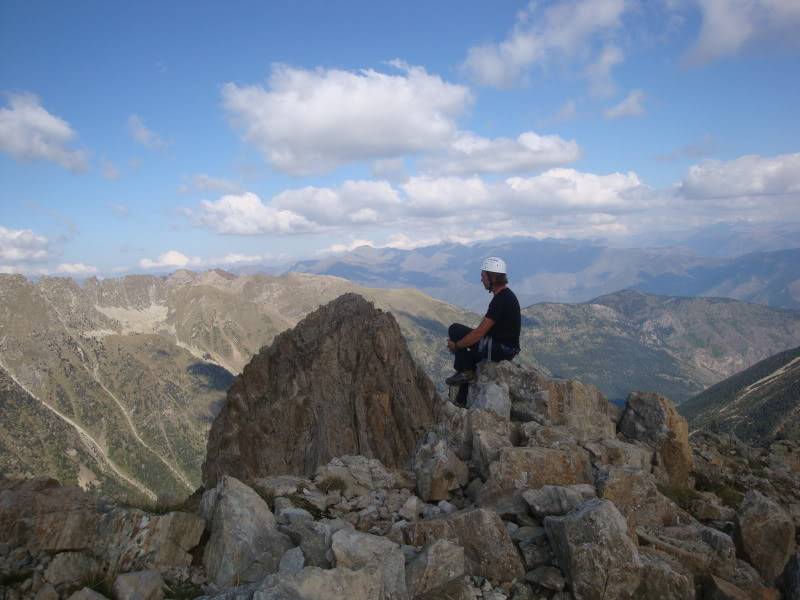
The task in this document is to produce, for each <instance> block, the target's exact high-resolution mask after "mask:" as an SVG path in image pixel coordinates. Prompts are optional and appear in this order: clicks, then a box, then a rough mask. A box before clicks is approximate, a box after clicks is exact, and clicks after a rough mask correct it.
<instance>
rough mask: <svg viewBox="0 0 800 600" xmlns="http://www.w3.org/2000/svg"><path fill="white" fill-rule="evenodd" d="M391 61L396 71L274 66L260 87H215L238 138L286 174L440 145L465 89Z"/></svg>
mask: <svg viewBox="0 0 800 600" xmlns="http://www.w3.org/2000/svg"><path fill="white" fill-rule="evenodd" d="M393 65H394V66H395V67H397V68H399V70H400V72H399V73H397V74H387V73H382V72H378V71H375V70H372V69H364V70H361V71H344V70H340V69H316V70H306V69H300V68H293V67H289V66H285V65H275V66H273V69H272V74H271V76H270V78H269V80H268V82H267V87H266V88H265V87H262V86H260V85H249V86H239V85H236V84H234V83H228V84H226V85H225V86H223V89H222V99H223V104H224V106H225V109H226V111H227V112H228V114H229V116H230V117H231V120H232V121H233V123H234V124H235V125H236V126H237V128H238V129H239V130H240V131H241V133H242V137H243V139H244V140H245V141H246V142H248V143H250V144H253V145H254V146H255V147H256V148H258V149H259V150H260V151H261V152H262V154H263V155H264V157H265V158H266V160H267V161H268V162H269V163H270V164H272V165H273V166H274V167H275V168H277V169H280V170H282V171H285V172H287V173H292V174H298V175H303V174H312V173H320V172H325V171H329V170H331V169H333V168H335V167H337V166H339V165H343V164H347V163H352V162H356V161H360V160H377V159H382V158H395V157H399V156H402V155H405V154H413V153H419V152H426V151H429V150H432V149H438V148H440V147H442V146H444V145H446V144H447V143H448V142H449V141H450V139H451V138H452V137H453V135H454V134H455V132H456V123H455V119H456V118H457V117H458V116H459V115H461V114H462V113H463V112H464V110H465V108H466V107H467V105H468V104H469V103H470V101H471V94H470V92H469V90H468V89H467V88H466V87H464V86H462V85H456V84H452V83H448V82H446V81H444V80H442V79H441V78H440V77H438V76H436V75H431V74H429V73H428V72H427V71H426V70H425V69H423V68H422V67H414V66H408V65H405V64H404V63H401V62H399V61H394V62H393Z"/></svg>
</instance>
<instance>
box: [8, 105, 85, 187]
mask: <svg viewBox="0 0 800 600" xmlns="http://www.w3.org/2000/svg"><path fill="white" fill-rule="evenodd" d="M8 98H9V103H8V107H6V108H0V150H2V151H3V152H6V153H8V154H9V155H11V156H12V157H13V158H15V159H17V160H49V161H51V162H54V163H56V164H58V165H61V166H62V167H64V168H66V169H69V170H70V171H75V172H79V171H85V170H86V169H87V167H88V162H87V158H86V153H85V152H84V151H83V150H73V149H70V148H68V147H67V144H69V143H70V142H72V141H73V140H74V139H75V137H76V134H75V131H74V130H73V129H72V127H70V125H69V123H67V122H66V121H64V120H63V119H61V118H59V117H57V116H55V115H52V114H50V113H49V112H48V111H47V110H45V108H44V107H43V106H42V105H41V103H40V101H39V98H37V97H36V96H35V95H33V94H10V95H9V97H8Z"/></svg>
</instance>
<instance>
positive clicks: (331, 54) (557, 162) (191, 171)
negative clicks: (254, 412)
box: [0, 0, 800, 276]
mask: <svg viewBox="0 0 800 600" xmlns="http://www.w3.org/2000/svg"><path fill="white" fill-rule="evenodd" d="M798 26H800V3H798V2H797V1H796V0H652V1H648V2H636V1H633V0H569V1H567V0H562V1H551V2H532V3H526V2H511V1H505V0H504V1H502V2H463V1H460V2H434V3H432V2H424V3H414V2H406V3H403V4H402V5H397V4H388V3H380V2H331V1H328V2H288V1H286V2H270V3H264V2H235V3H225V4H223V3H210V2H173V3H162V2H137V3H121V2H99V1H98V2H90V1H86V2H80V3H64V2H17V1H7V2H3V3H2V4H0V92H2V94H3V96H2V98H0V181H2V187H0V271H6V272H21V273H24V274H30V275H36V274H43V273H49V274H72V275H80V276H84V275H90V274H98V275H109V274H121V273H132V272H149V271H165V270H172V269H175V268H179V267H190V268H207V267H212V266H223V267H224V266H236V265H244V264H247V263H266V264H276V263H281V262H288V261H291V260H293V259H299V258H306V257H314V256H319V255H322V254H324V253H325V252H330V251H340V250H343V249H345V248H349V247H354V246H356V245H359V244H363V243H369V244H372V245H375V246H385V245H392V246H396V247H404V248H409V247H414V246H417V245H420V244H429V243H436V242H438V241H443V240H447V241H463V242H469V241H472V240H478V239H487V238H491V237H495V236H504V235H509V234H514V235H531V236H536V237H547V236H554V237H575V238H602V239H608V240H609V241H612V242H615V243H625V242H626V240H633V239H637V240H641V239H647V237H648V236H653V238H655V237H657V236H658V235H661V234H664V233H669V232H677V231H683V230H689V229H694V228H698V227H702V226H706V225H710V224H714V223H719V222H736V223H742V222H754V223H760V224H764V223H766V224H769V223H785V222H787V221H800V218H798V214H800V212H799V211H798V206H800V148H799V147H798V141H797V140H798V139H800V136H798V133H800V125H799V124H800V119H799V118H798V108H797V107H798V106H800V43H798V40H797V37H796V35H793V32H795V31H796V30H797V27H798Z"/></svg>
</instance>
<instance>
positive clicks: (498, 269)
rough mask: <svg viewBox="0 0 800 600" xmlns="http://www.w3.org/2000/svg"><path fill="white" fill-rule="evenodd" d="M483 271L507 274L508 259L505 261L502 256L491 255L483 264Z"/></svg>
mask: <svg viewBox="0 0 800 600" xmlns="http://www.w3.org/2000/svg"><path fill="white" fill-rule="evenodd" d="M481 271H488V272H489V273H503V274H505V273H506V272H507V271H506V261H504V260H503V259H502V258H497V257H496V256H490V257H489V258H486V259H484V261H483V264H482V265H481Z"/></svg>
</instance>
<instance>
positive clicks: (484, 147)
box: [422, 131, 581, 175]
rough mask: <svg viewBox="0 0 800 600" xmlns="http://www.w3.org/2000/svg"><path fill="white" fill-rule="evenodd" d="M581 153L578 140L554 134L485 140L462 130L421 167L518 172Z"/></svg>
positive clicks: (462, 172) (437, 171)
mask: <svg viewBox="0 0 800 600" xmlns="http://www.w3.org/2000/svg"><path fill="white" fill-rule="evenodd" d="M580 155H581V151H580V147H579V146H578V143H577V142H575V141H574V140H564V139H562V138H561V137H559V136H557V135H538V134H536V133H534V132H532V131H527V132H525V133H522V134H520V135H519V136H518V137H517V138H516V139H510V138H496V139H487V138H483V137H480V136H477V135H474V134H472V133H468V132H462V133H461V134H459V135H458V136H457V137H456V138H455V139H454V140H453V142H452V144H451V145H450V148H449V149H448V151H447V153H446V154H443V155H440V156H433V157H430V158H428V159H425V160H423V161H422V166H423V169H424V170H425V171H428V172H432V173H435V174H440V175H470V174H479V173H513V172H517V173H519V172H530V171H535V170H538V169H541V168H543V167H551V166H554V165H561V164H565V163H570V162H573V161H575V160H577V159H578V158H580Z"/></svg>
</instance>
